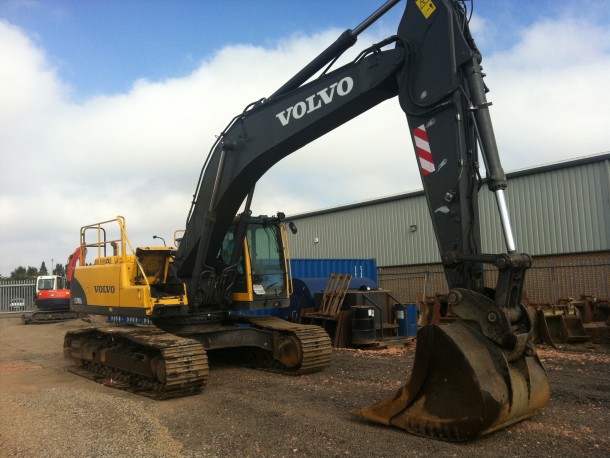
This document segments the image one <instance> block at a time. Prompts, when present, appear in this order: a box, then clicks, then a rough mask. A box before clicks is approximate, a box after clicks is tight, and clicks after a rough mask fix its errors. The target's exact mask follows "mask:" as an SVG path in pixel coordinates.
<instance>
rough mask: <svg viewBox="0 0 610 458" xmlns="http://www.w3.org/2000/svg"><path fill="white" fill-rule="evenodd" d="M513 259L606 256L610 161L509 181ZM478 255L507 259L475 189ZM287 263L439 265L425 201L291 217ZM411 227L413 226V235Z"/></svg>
mask: <svg viewBox="0 0 610 458" xmlns="http://www.w3.org/2000/svg"><path fill="white" fill-rule="evenodd" d="M508 176H509V188H508V192H507V197H508V204H509V208H510V211H511V216H512V223H513V224H512V225H513V228H514V230H515V238H516V240H517V247H518V250H519V251H522V252H527V253H529V254H531V255H552V254H560V253H577V252H592V251H604V250H610V186H609V181H610V154H607V153H606V154H602V155H599V156H595V157H591V158H586V159H581V160H575V161H571V162H566V163H562V164H554V165H552V166H547V167H539V168H536V169H530V170H525V171H521V172H515V173H511V174H508ZM480 214H481V226H482V245H483V251H484V252H488V253H494V252H503V251H505V248H504V242H503V238H502V234H501V229H500V225H499V221H498V218H497V216H496V215H497V210H496V204H495V199H494V196H493V194H492V193H490V192H487V189H486V187H485V186H484V187H483V188H482V189H481V198H480ZM293 219H294V221H295V223H296V224H297V227H298V229H299V231H298V233H297V234H296V235H292V234H291V235H290V236H291V238H290V247H291V252H292V256H293V257H298V258H374V259H376V260H377V265H378V266H380V267H381V266H397V265H413V264H431V263H437V262H440V258H439V254H438V249H437V245H436V240H435V237H434V233H433V231H432V223H431V220H430V215H429V213H428V208H427V205H426V201H425V197H424V195H423V193H421V192H418V193H412V194H407V195H403V196H396V197H393V198H387V199H379V200H377V201H371V202H366V203H362V204H357V205H351V206H345V207H339V208H335V209H331V210H327V211H321V212H314V213H310V214H304V215H296V216H294V217H293ZM411 226H416V228H413V229H416V230H414V231H413V230H412V229H411Z"/></svg>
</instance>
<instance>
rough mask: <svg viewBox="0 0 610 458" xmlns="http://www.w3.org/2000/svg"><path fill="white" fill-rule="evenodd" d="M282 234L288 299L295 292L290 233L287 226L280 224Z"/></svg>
mask: <svg viewBox="0 0 610 458" xmlns="http://www.w3.org/2000/svg"><path fill="white" fill-rule="evenodd" d="M280 234H281V237H282V250H283V251H284V269H285V271H286V277H287V278H286V288H287V289H288V297H290V296H292V293H293V292H294V285H293V283H292V266H291V265H290V247H289V246H288V232H287V231H286V226H285V225H284V224H280Z"/></svg>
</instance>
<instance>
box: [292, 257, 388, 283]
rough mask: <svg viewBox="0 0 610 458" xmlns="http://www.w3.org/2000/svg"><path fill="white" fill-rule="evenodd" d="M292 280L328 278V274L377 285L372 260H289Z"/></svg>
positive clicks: (375, 268) (375, 271) (374, 265)
mask: <svg viewBox="0 0 610 458" xmlns="http://www.w3.org/2000/svg"><path fill="white" fill-rule="evenodd" d="M290 267H291V269H292V277H293V278H328V276H329V275H330V274H350V275H351V276H352V277H353V278H360V277H366V278H370V279H371V280H373V281H374V282H375V283H377V261H375V260H374V259H305V258H297V259H291V260H290Z"/></svg>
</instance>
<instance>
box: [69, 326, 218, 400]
mask: <svg viewBox="0 0 610 458" xmlns="http://www.w3.org/2000/svg"><path fill="white" fill-rule="evenodd" d="M64 356H65V357H66V358H69V359H72V360H74V361H75V363H76V364H77V367H73V368H70V369H69V370H70V372H73V373H75V374H78V375H81V376H83V377H86V378H89V379H91V380H94V381H96V382H99V383H102V384H104V385H107V386H110V387H113V388H119V389H124V390H127V391H131V392H134V393H138V394H142V395H145V396H148V397H151V398H153V399H170V398H177V397H182V396H189V395H193V394H197V393H200V392H201V391H202V390H203V388H204V386H205V383H206V380H207V377H208V374H209V368H208V358H207V354H206V352H205V350H204V349H203V347H202V345H201V344H200V343H199V342H197V341H196V340H192V339H187V338H184V337H179V336H176V335H173V334H170V333H167V332H164V331H162V330H160V329H157V328H154V327H135V328H121V329H119V328H92V329H84V330H77V331H71V332H68V333H67V334H66V336H65V338H64Z"/></svg>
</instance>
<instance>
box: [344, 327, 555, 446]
mask: <svg viewBox="0 0 610 458" xmlns="http://www.w3.org/2000/svg"><path fill="white" fill-rule="evenodd" d="M549 397H550V387H549V383H548V379H547V375H546V372H545V370H544V368H543V367H542V365H541V363H540V361H539V360H538V357H537V356H536V355H535V352H534V349H533V347H531V346H529V347H528V348H527V350H526V351H525V352H524V353H523V355H522V356H520V357H519V358H518V359H516V360H514V361H509V360H508V359H507V357H506V355H505V354H504V352H503V351H502V350H501V349H500V348H499V347H497V346H496V345H495V344H494V343H492V342H491V341H489V340H488V339H487V338H485V337H483V335H482V334H480V333H479V332H478V331H477V330H475V329H474V328H473V327H471V326H469V325H467V324H465V323H464V322H455V323H449V324H444V325H428V326H424V327H422V328H421V329H420V330H419V332H418V334H417V347H416V352H415V361H414V364H413V371H412V373H411V378H410V379H409V381H408V382H407V383H406V384H405V385H403V386H402V387H401V388H400V389H399V390H398V392H397V393H396V394H395V395H394V396H392V397H390V398H388V399H386V400H384V401H382V402H380V403H379V404H376V405H373V406H371V407H366V408H362V409H358V410H355V411H353V412H352V413H353V414H355V415H357V416H360V417H362V418H364V419H367V420H370V421H373V422H377V423H381V424H384V425H392V426H396V427H398V428H401V429H404V430H405V431H408V432H410V433H412V434H416V435H419V436H425V437H429V438H434V439H439V440H446V441H462V440H468V439H472V438H475V437H477V436H480V435H483V434H487V433H490V432H492V431H495V430H497V429H499V428H502V427H504V426H507V425H509V424H511V423H514V422H517V421H519V420H522V419H524V418H526V417H528V416H530V415H531V414H533V413H534V412H536V411H537V410H538V409H541V408H542V407H544V406H545V405H546V403H547V402H548V400H549Z"/></svg>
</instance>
